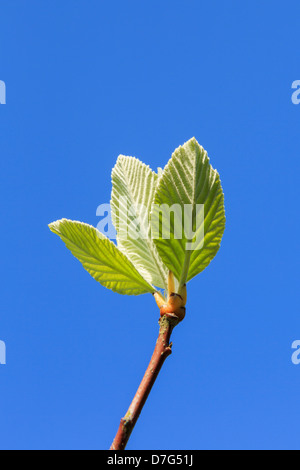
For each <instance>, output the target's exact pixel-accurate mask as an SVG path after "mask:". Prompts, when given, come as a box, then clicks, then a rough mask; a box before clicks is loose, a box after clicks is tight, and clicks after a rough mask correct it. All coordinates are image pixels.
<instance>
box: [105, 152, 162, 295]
mask: <svg viewBox="0 0 300 470" xmlns="http://www.w3.org/2000/svg"><path fill="white" fill-rule="evenodd" d="M157 181H158V176H157V174H156V173H155V172H154V171H152V170H151V169H150V168H149V166H147V165H145V164H144V163H142V162H141V161H140V160H138V159H137V158H134V157H125V156H124V155H120V156H119V157H118V160H117V163H116V165H115V167H114V168H113V171H112V184H113V188H112V195H111V212H112V221H113V224H114V226H115V228H116V230H117V244H118V247H119V248H120V249H121V250H122V252H123V253H125V254H126V256H127V257H128V258H129V259H130V260H131V262H132V263H133V265H134V266H135V267H136V269H137V270H138V271H139V272H140V273H141V275H142V276H143V277H144V278H145V279H146V280H147V281H148V282H149V283H150V284H152V285H154V286H156V287H160V288H163V289H165V288H166V287H167V271H168V270H167V268H166V266H165V265H164V264H163V262H162V260H161V258H160V256H159V254H158V252H157V248H156V246H155V243H154V242H153V240H152V239H151V233H150V209H151V204H152V201H153V197H154V192H155V188H156V184H157ZM122 227H123V228H122Z"/></svg>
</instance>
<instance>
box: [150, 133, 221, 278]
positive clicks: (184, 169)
mask: <svg viewBox="0 0 300 470" xmlns="http://www.w3.org/2000/svg"><path fill="white" fill-rule="evenodd" d="M173 205H174V206H173ZM185 205H187V206H188V207H189V210H190V212H189V211H187V214H188V215H186V213H185V210H184V209H185ZM201 205H204V213H203V206H201ZM172 207H173V208H175V213H177V216H176V214H175V216H174V218H171V223H170V228H171V230H170V232H171V233H170V237H169V239H165V238H163V235H162V233H160V232H159V231H158V232H157V233H159V235H158V238H157V239H155V240H154V241H155V244H156V246H157V249H158V252H159V254H160V256H161V258H162V260H163V262H164V263H165V264H166V266H167V267H168V268H169V269H170V270H171V271H172V272H173V273H174V274H175V276H176V277H177V279H179V280H180V284H181V286H182V285H183V284H185V283H186V282H187V281H189V280H190V279H192V278H193V277H194V276H196V275H197V274H198V273H200V272H201V271H203V270H204V269H205V268H206V266H207V265H208V264H209V263H210V261H211V260H212V259H213V258H214V256H215V255H216V253H217V251H218V249H219V247H220V243H221V239H222V235H223V232H224V228H225V210H224V195H223V190H222V186H221V182H220V178H219V174H218V172H217V171H216V170H214V169H213V168H212V166H211V165H210V163H209V158H208V156H207V153H206V152H205V150H204V149H203V148H202V147H201V146H200V145H199V144H198V142H197V141H196V139H194V138H193V139H191V140H189V141H188V142H186V143H185V144H184V145H183V146H182V147H179V148H177V149H176V150H175V152H174V153H173V155H172V158H171V159H170V160H169V162H168V164H167V166H166V167H165V169H164V172H163V175H162V177H161V178H160V180H159V182H158V185H157V188H156V193H155V196H154V204H153V207H152V211H151V226H152V227H159V224H160V223H162V227H163V228H166V227H167V225H168V224H169V216H170V208H172ZM201 208H202V209H201ZM201 210H202V213H201ZM181 214H182V217H181ZM201 214H202V223H201ZM183 215H184V216H183ZM197 215H200V218H199V220H200V223H199V220H197ZM203 218H204V223H203ZM189 219H190V220H189ZM188 222H190V224H191V230H192V232H190V233H193V234H195V235H196V236H195V237H192V238H191V237H190V236H187V234H186V223H188ZM180 235H181V236H180ZM176 237H177V238H176ZM194 239H196V241H197V242H195V243H194V244H193V245H191V244H190V242H191V241H192V240H194ZM187 243H188V244H189V245H187ZM188 246H189V248H190V247H191V246H193V249H187V247H188Z"/></svg>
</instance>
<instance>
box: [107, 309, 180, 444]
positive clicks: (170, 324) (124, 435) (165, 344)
mask: <svg viewBox="0 0 300 470" xmlns="http://www.w3.org/2000/svg"><path fill="white" fill-rule="evenodd" d="M179 321H180V319H179V318H178V317H177V316H176V315H174V314H170V313H168V314H165V315H163V316H162V317H161V318H160V320H159V335H158V338H157V341H156V345H155V349H154V352H153V355H152V358H151V360H150V363H149V365H148V367H147V370H146V372H145V375H144V377H143V380H142V381H141V383H140V386H139V388H138V390H137V392H136V394H135V397H134V399H133V400H132V403H131V405H130V407H129V408H128V411H127V413H126V415H125V416H124V418H122V419H121V422H120V426H119V429H118V432H117V434H116V436H115V438H114V441H113V443H112V445H111V447H110V450H124V449H125V447H126V444H127V442H128V439H129V437H130V434H131V432H132V430H133V428H134V426H135V423H136V422H137V419H138V417H139V415H140V413H141V411H142V408H143V406H144V404H145V402H146V400H147V398H148V395H149V393H150V391H151V388H152V386H153V384H154V382H155V380H156V377H157V376H158V373H159V371H160V369H161V367H162V365H163V363H164V361H165V359H166V358H167V357H168V356H169V355H170V354H171V353H172V344H170V337H171V333H172V330H173V328H174V327H175V326H176V325H177V323H179Z"/></svg>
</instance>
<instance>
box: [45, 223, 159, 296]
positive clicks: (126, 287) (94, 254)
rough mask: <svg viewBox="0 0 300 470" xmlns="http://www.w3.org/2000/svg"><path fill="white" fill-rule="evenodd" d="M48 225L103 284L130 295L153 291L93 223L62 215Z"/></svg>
mask: <svg viewBox="0 0 300 470" xmlns="http://www.w3.org/2000/svg"><path fill="white" fill-rule="evenodd" d="M49 228H50V230H51V231H52V232H54V233H56V234H57V235H59V236H60V238H61V239H62V240H63V241H64V242H65V244H66V246H67V248H69V250H70V251H71V252H72V254H73V255H74V256H75V257H76V258H77V259H78V260H79V261H80V262H81V263H82V265H83V267H84V268H85V269H86V270H87V271H88V272H89V273H90V275H91V276H92V277H93V278H94V279H96V281H98V282H100V284H102V285H103V286H104V287H107V288H108V289H111V290H113V291H115V292H118V293H119V294H127V295H139V294H145V293H147V292H153V291H154V289H153V287H152V286H151V285H150V284H149V283H148V282H147V281H146V280H145V279H143V277H142V276H141V275H140V274H139V273H138V271H137V270H136V269H135V267H134V266H133V265H132V263H131V262H130V261H129V260H128V258H127V257H126V256H125V255H124V254H123V253H121V252H120V250H119V249H118V248H117V247H116V245H115V244H114V243H113V242H111V241H110V240H109V239H108V238H106V237H105V236H104V235H103V234H102V233H100V232H99V231H98V230H97V229H95V228H94V227H92V226H91V225H88V224H84V223H82V222H76V221H72V220H67V219H62V220H58V221H56V222H53V223H52V224H50V225H49Z"/></svg>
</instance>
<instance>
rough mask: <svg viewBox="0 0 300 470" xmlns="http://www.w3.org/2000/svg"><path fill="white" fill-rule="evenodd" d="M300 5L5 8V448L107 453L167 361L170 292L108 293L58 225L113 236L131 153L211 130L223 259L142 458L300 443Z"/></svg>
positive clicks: (1, 190) (190, 318)
mask: <svg viewBox="0 0 300 470" xmlns="http://www.w3.org/2000/svg"><path fill="white" fill-rule="evenodd" d="M299 14H300V4H299V1H286V2H274V1H269V0H265V1H263V2H261V1H260V2H258V1H248V0H246V1H243V2H241V1H226V2H224V1H221V0H219V1H214V0H212V1H210V2H207V1H205V2H204V1H202V0H201V1H199V0H189V1H176V0H172V1H159V2H158V1H156V0H151V1H143V2H141V1H131V0H129V1H126V2H124V1H120V0H119V1H110V2H107V1H96V0H88V1H86V0H85V1H83V0H64V1H58V0H52V1H51V2H50V1H44V2H41V1H38V0H35V1H34V0H27V1H26V2H25V1H24V0H11V1H6V2H1V7H0V17H1V28H0V44H1V49H0V80H4V81H5V83H6V87H7V104H6V105H1V106H0V155H1V159H0V179H1V181H0V196H1V221H2V225H1V227H2V229H1V235H0V237H1V260H2V261H1V268H0V269H1V271H0V273H1V274H0V275H1V313H0V340H3V341H5V343H6V346H7V364H6V365H5V366H2V365H1V366H0V390H1V393H0V397H1V406H0V423H1V427H0V448H2V449H76V448H80V449H95V448H100V449H106V448H108V447H109V445H110V443H111V440H112V438H113V436H114V434H115V432H116V430H117V427H118V423H119V419H120V417H121V416H122V415H123V414H124V413H125V412H126V410H127V407H128V405H129V402H130V401H131V399H132V397H133V394H134V392H135V390H136V387H137V385H138V383H139V381H140V379H141V377H142V375H143V372H144V369H145V367H146V365H147V363H148V360H149V358H150V355H151V353H152V348H153V346H154V343H155V339H156V335H157V320H158V310H157V309H156V307H155V305H154V304H153V299H152V297H151V296H150V295H144V296H141V297H138V298H134V297H122V296H119V295H118V294H114V293H112V292H110V291H108V290H106V289H105V288H103V287H102V286H100V284H97V282H95V281H94V280H93V279H92V278H91V277H90V276H89V275H88V273H87V272H86V271H84V269H83V268H82V267H81V265H80V263H79V262H78V261H77V260H75V259H74V258H73V257H72V255H71V254H70V253H69V252H68V250H67V249H66V248H65V246H64V245H63V243H62V242H61V241H60V240H59V239H58V237H56V236H55V235H53V234H52V233H51V232H50V231H49V229H48V227H47V224H48V223H49V222H52V221H53V220H56V219H58V218H61V217H67V218H70V219H76V220H81V221H84V222H87V223H90V224H92V225H95V226H96V225H97V223H98V222H99V217H97V216H96V208H97V206H98V205H99V204H101V203H106V202H109V200H110V190H111V182H110V173H111V168H112V167H113V165H114V163H115V161H116V158H117V156H118V155H119V154H120V153H122V154H125V155H134V156H136V157H138V158H140V159H142V160H143V161H145V162H146V163H148V164H149V165H150V166H152V167H153V168H154V169H155V168H156V167H158V166H164V165H165V163H166V162H167V160H168V159H169V158H170V155H171V153H172V151H173V150H174V149H175V148H176V147H177V146H178V145H180V144H182V143H184V142H185V141H186V140H188V139H189V138H190V137H192V136H195V137H196V138H197V140H198V141H199V143H200V144H201V145H203V146H204V147H205V148H206V150H207V151H208V153H209V155H210V158H211V162H212V164H213V166H214V167H216V168H217V169H218V170H219V172H220V174H221V178H222V184H223V188H224V192H225V202H226V214H227V227H226V231H225V234H224V238H223V243H222V247H221V250H220V251H219V253H218V255H217V257H216V258H215V259H214V261H213V262H212V264H211V265H210V266H209V267H208V269H207V270H206V271H205V272H203V273H202V274H201V275H199V276H198V277H197V278H196V279H194V280H193V281H192V282H191V283H190V284H189V301H188V308H187V316H186V319H185V320H184V322H183V323H182V324H181V325H180V326H178V327H177V328H176V330H175V331H174V335H173V348H174V349H173V355H172V356H171V357H170V358H168V360H167V362H166V363H165V366H164V368H163V371H162V373H161V375H160V377H159V379H158V381H157V383H156V384H155V387H154V389H153V391H152V394H151V396H150V398H149V401H148V402H147V404H146V406H145V408H144V410H143V413H142V415H141V417H140V421H139V423H138V424H137V426H136V429H135V431H134V433H133V435H132V437H131V440H130V442H129V445H128V449H249V448H250V449H289V448H291V449H300V435H299V434H300V431H299V419H300V413H299V407H300V402H299V387H300V365H299V366H295V365H293V364H292V362H291V355H292V350H291V344H292V342H293V341H294V340H297V339H300V314H299V313H300V311H299V307H300V305H299V230H300V223H299V196H300V191H299V170H300V163H299V136H300V105H299V106H295V105H294V104H292V101H291V95H292V90H291V84H292V82H293V81H294V80H300V67H299V64H300V61H299V43H300V23H299V18H300V16H299Z"/></svg>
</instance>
